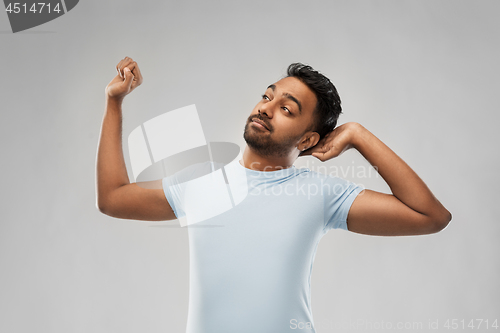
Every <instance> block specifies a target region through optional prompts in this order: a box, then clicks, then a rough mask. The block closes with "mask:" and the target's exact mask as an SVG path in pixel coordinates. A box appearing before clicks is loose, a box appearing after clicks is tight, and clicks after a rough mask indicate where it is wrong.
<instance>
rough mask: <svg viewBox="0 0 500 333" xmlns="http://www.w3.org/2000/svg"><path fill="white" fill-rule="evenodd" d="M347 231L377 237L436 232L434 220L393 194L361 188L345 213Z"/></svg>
mask: <svg viewBox="0 0 500 333" xmlns="http://www.w3.org/2000/svg"><path fill="white" fill-rule="evenodd" d="M347 228H348V230H349V231H352V232H356V233H360V234H365V235H378V236H402V235H424V234H430V233H434V232H436V231H437V228H436V225H435V223H433V222H432V220H431V219H430V218H429V217H428V216H426V215H424V214H421V213H419V212H417V211H415V210H413V209H411V208H410V207H408V206H407V205H405V204H404V203H403V202H402V201H400V200H399V199H398V198H396V197H395V196H394V195H392V194H386V193H380V192H376V191H372V190H366V189H365V190H363V191H362V192H361V193H359V195H358V196H357V197H356V199H355V200H354V202H353V203H352V205H351V208H350V210H349V213H348V216H347Z"/></svg>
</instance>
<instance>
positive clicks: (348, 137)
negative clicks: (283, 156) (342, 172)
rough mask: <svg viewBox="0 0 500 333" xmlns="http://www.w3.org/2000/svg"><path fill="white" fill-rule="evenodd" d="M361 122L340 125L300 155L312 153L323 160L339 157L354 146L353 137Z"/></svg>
mask: <svg viewBox="0 0 500 333" xmlns="http://www.w3.org/2000/svg"><path fill="white" fill-rule="evenodd" d="M358 126H359V124H358V123H355V122H349V123H345V124H343V125H340V126H338V127H337V128H335V129H334V130H333V131H331V132H330V133H328V134H327V135H326V136H325V137H323V139H321V140H320V141H319V142H318V143H317V144H316V146H314V147H312V148H310V149H308V150H306V151H304V152H302V153H301V154H300V155H299V156H305V155H312V156H314V157H316V158H317V159H319V160H321V161H322V162H324V161H327V160H329V159H331V158H334V157H337V156H339V155H340V154H342V153H343V152H344V151H346V150H348V149H351V148H353V147H354V146H353V139H354V137H355V135H356V130H357V129H358Z"/></svg>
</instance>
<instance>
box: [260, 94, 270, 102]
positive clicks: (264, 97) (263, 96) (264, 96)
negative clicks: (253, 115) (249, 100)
mask: <svg viewBox="0 0 500 333" xmlns="http://www.w3.org/2000/svg"><path fill="white" fill-rule="evenodd" d="M262 98H263V99H267V100H268V101H270V99H269V97H267V95H262Z"/></svg>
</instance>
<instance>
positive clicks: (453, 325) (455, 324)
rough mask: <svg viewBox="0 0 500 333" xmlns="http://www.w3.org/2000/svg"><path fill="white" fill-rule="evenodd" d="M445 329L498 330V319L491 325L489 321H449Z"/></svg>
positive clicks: (445, 324)
mask: <svg viewBox="0 0 500 333" xmlns="http://www.w3.org/2000/svg"><path fill="white" fill-rule="evenodd" d="M444 327H445V328H447V329H452V330H456V329H465V328H470V329H480V328H486V329H488V328H494V329H498V319H495V320H494V321H493V322H492V323H491V324H490V323H489V322H488V319H471V320H470V321H469V322H468V323H466V322H465V319H462V320H458V319H447V320H446V322H445V323H444Z"/></svg>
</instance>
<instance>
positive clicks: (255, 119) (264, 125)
mask: <svg viewBox="0 0 500 333" xmlns="http://www.w3.org/2000/svg"><path fill="white" fill-rule="evenodd" d="M252 122H254V123H257V124H259V125H260V126H262V127H264V128H265V129H266V130H268V131H269V128H267V125H266V124H265V123H264V122H263V121H262V120H260V119H257V118H254V119H252Z"/></svg>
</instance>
